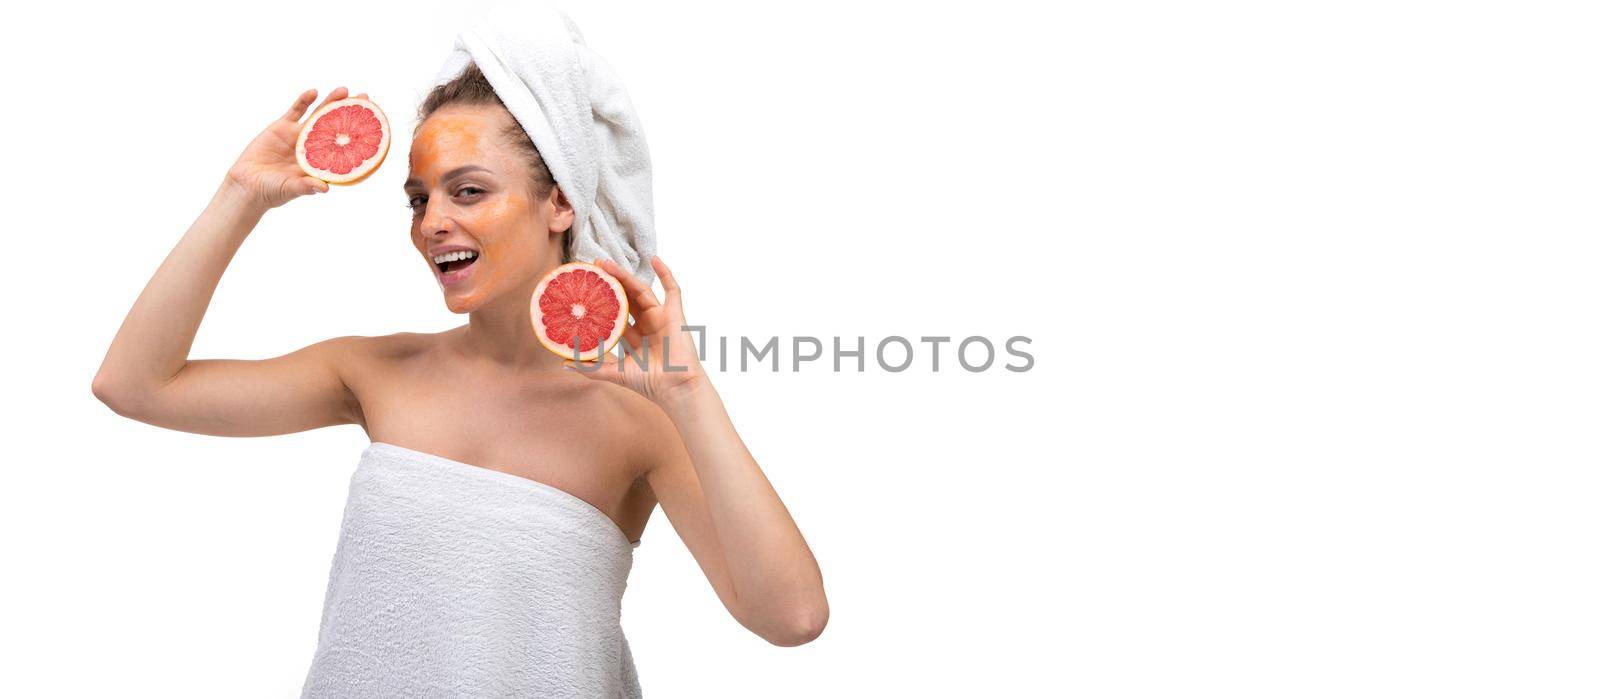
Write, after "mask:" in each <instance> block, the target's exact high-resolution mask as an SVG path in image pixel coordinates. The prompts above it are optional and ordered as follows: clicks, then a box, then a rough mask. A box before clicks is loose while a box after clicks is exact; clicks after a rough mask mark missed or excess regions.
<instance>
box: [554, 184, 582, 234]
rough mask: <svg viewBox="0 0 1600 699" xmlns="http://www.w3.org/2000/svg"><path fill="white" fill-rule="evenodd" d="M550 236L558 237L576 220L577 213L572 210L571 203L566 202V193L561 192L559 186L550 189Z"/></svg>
mask: <svg viewBox="0 0 1600 699" xmlns="http://www.w3.org/2000/svg"><path fill="white" fill-rule="evenodd" d="M549 203H550V235H552V236H560V235H561V234H562V233H565V232H566V231H567V229H569V228H572V224H573V222H574V221H575V220H576V219H577V213H576V212H574V211H573V210H572V202H569V201H567V193H566V192H563V191H561V185H556V186H554V187H551V188H550V202H549Z"/></svg>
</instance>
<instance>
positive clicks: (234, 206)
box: [211, 176, 267, 218]
mask: <svg viewBox="0 0 1600 699" xmlns="http://www.w3.org/2000/svg"><path fill="white" fill-rule="evenodd" d="M211 202H212V204H213V205H215V206H218V207H220V208H221V209H223V210H225V211H228V212H232V213H236V214H240V215H243V216H248V217H256V218H259V217H261V216H264V215H266V213H267V207H265V206H263V205H262V204H261V202H260V201H258V200H257V198H256V196H255V194H254V193H252V192H251V191H250V190H249V189H248V188H247V187H245V186H244V185H242V184H240V183H239V181H238V180H235V179H233V177H231V176H230V177H224V178H223V179H222V185H221V186H219V187H217V192H216V194H215V195H213V196H212V198H211Z"/></svg>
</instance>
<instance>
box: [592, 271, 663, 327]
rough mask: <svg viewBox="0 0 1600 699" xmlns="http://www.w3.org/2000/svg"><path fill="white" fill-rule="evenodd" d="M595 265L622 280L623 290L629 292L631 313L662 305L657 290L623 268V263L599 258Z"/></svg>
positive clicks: (636, 315) (642, 311)
mask: <svg viewBox="0 0 1600 699" xmlns="http://www.w3.org/2000/svg"><path fill="white" fill-rule="evenodd" d="M595 266H596V267H599V268H600V269H603V270H605V271H606V272H608V273H610V274H611V276H613V277H616V278H617V281H619V282H622V290H623V291H625V292H627V294H628V311H629V312H630V313H631V312H633V310H634V309H636V308H637V309H638V311H639V313H644V312H645V311H648V310H650V309H652V308H655V307H656V306H659V305H661V302H660V301H657V300H656V294H655V292H653V291H651V290H650V287H648V286H646V285H645V283H644V282H642V281H639V278H638V277H635V276H633V274H632V273H630V272H628V270H625V269H623V268H622V265H619V264H617V263H615V262H612V261H611V260H607V259H598V260H595ZM633 317H635V318H638V317H639V315H638V313H635V314H634V316H633Z"/></svg>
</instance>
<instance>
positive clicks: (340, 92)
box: [317, 86, 350, 109]
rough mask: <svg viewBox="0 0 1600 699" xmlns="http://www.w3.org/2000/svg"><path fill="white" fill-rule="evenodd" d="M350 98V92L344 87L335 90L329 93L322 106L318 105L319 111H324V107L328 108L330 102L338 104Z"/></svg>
mask: <svg viewBox="0 0 1600 699" xmlns="http://www.w3.org/2000/svg"><path fill="white" fill-rule="evenodd" d="M349 96H350V91H349V90H347V89H345V88H344V87H343V86H340V87H336V88H333V92H330V93H328V97H327V99H324V100H322V104H319V105H317V109H322V108H323V107H326V106H328V103H329V102H337V101H339V100H342V99H344V98H346V97H349Z"/></svg>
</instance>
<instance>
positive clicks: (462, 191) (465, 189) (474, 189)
mask: <svg viewBox="0 0 1600 699" xmlns="http://www.w3.org/2000/svg"><path fill="white" fill-rule="evenodd" d="M469 191H470V192H477V193H479V194H482V193H483V188H482V187H474V186H472V185H470V184H469V185H467V186H465V187H462V188H461V189H458V190H456V196H466V195H467V192H469Z"/></svg>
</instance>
